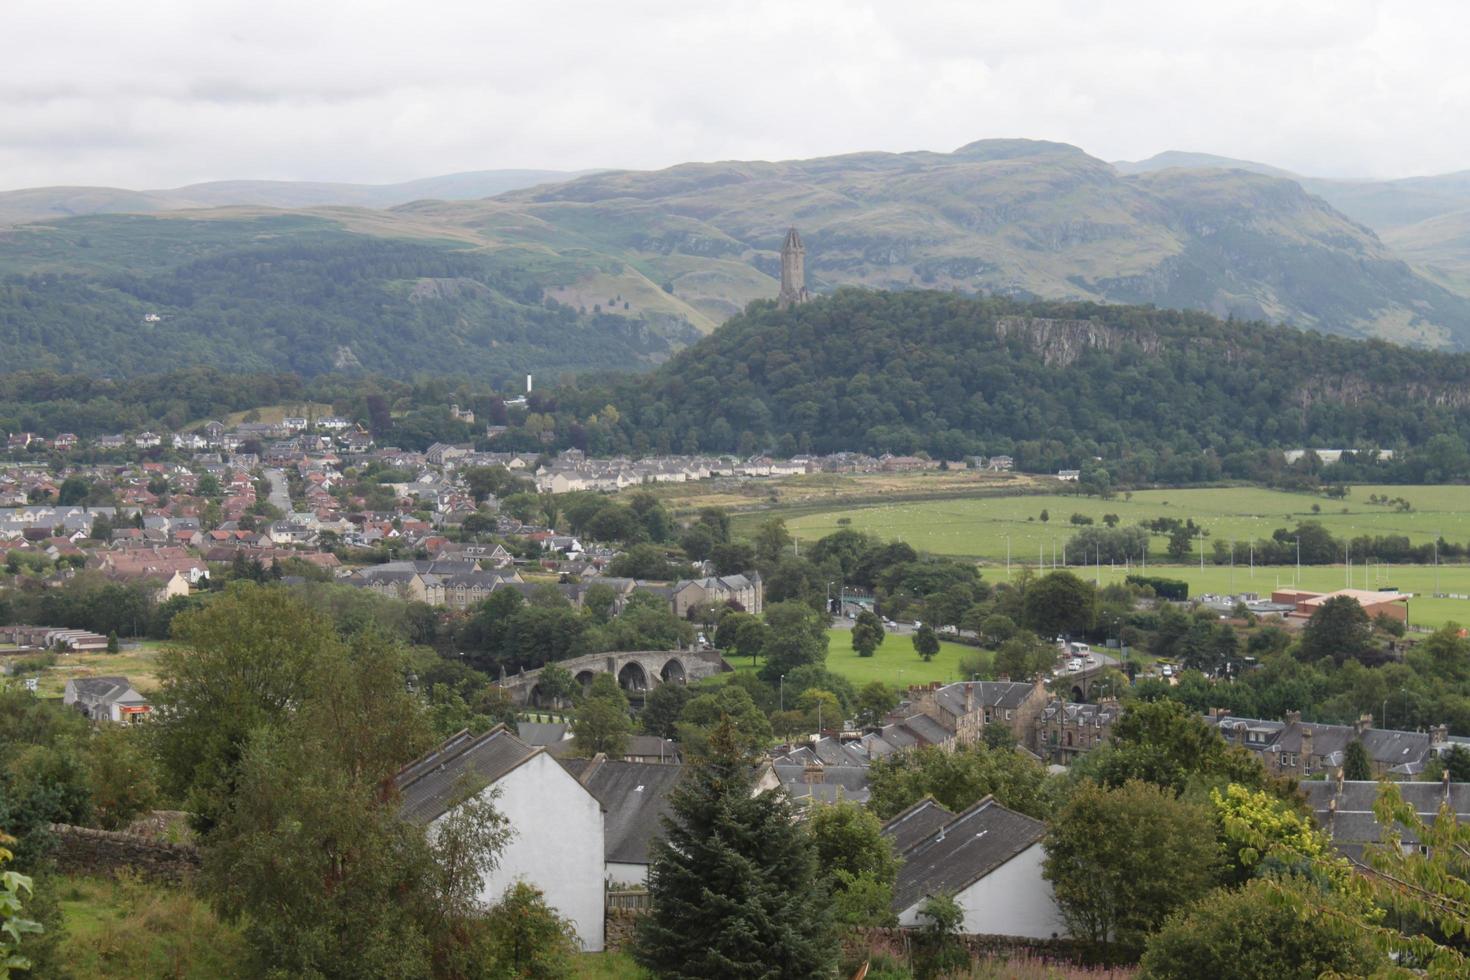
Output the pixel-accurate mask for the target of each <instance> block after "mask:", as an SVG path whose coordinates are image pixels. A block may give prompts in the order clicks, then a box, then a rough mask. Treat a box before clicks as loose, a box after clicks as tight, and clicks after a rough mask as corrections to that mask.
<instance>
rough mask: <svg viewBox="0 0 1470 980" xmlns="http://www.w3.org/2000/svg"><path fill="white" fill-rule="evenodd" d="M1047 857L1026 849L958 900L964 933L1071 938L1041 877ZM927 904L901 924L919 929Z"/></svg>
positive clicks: (913, 910) (1037, 849)
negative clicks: (923, 910)
mask: <svg viewBox="0 0 1470 980" xmlns="http://www.w3.org/2000/svg"><path fill="white" fill-rule="evenodd" d="M1044 857H1045V852H1044V851H1043V850H1042V847H1041V845H1040V844H1033V845H1031V846H1030V847H1028V848H1027V849H1026V850H1024V851H1022V852H1021V853H1020V854H1017V855H1016V856H1015V857H1013V858H1011V859H1010V860H1009V861H1007V862H1006V863H1005V864H1003V865H1001V866H1000V867H998V868H996V869H995V870H994V871H992V872H990V874H988V875H986V876H985V877H984V878H981V879H980V880H979V881H977V882H975V883H974V884H973V885H971V886H970V887H969V888H967V889H965V890H964V891H963V892H961V893H960V894H958V895H956V896H955V901H956V902H957V903H958V904H959V906H960V908H961V909H963V910H964V913H965V921H964V925H962V926H961V927H960V928H961V929H962V930H963V931H965V932H970V933H979V934H987V935H996V936H1031V937H1034V938H1038V939H1049V938H1051V937H1052V936H1053V935H1057V936H1065V935H1067V925H1066V923H1065V922H1063V921H1062V914H1061V911H1060V910H1059V909H1058V908H1057V903H1056V901H1055V900H1054V899H1053V898H1052V891H1051V882H1049V881H1047V880H1046V879H1045V878H1043V877H1042V876H1041V862H1042V859H1043V858H1044ZM923 907H924V902H923V901H919V902H916V903H915V904H914V905H913V906H912V907H910V908H907V909H904V911H903V912H902V913H901V914H900V915H899V917H898V921H899V924H900V925H905V926H914V925H920V924H921V920H920V918H919V910H920V909H922V908H923Z"/></svg>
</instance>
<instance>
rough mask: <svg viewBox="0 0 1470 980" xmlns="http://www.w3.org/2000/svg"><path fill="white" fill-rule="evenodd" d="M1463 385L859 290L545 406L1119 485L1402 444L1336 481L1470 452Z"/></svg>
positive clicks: (637, 442) (1406, 473)
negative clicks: (1069, 472) (1093, 469)
mask: <svg viewBox="0 0 1470 980" xmlns="http://www.w3.org/2000/svg"><path fill="white" fill-rule="evenodd" d="M1004 318H1020V319H1019V320H1017V319H1006V320H1005V321H1004V328H1003V329H998V326H997V323H998V321H1002V320H1003V319H1004ZM1037 318H1041V319H1044V320H1063V321H1084V322H1077V323H1061V324H1052V323H1045V322H1036V320H1037ZM1467 383H1470V356H1466V355H1449V354H1439V353H1431V352H1426V351H1416V350H1410V349H1408V348H1402V347H1395V346H1393V345H1389V344H1385V343H1382V342H1378V341H1366V342H1365V341H1348V340H1342V339H1338V338H1332V337H1324V336H1321V335H1318V334H1314V333H1308V332H1303V331H1298V330H1292V329H1289V328H1285V327H1271V326H1267V325H1264V324H1258V323H1255V324H1253V323H1240V322H1227V321H1221V320H1218V319H1215V318H1213V317H1210V316H1207V315H1205V314H1202V313H1189V312H1178V311H1170V310H1158V309H1153V308H1149V307H1131V306H1100V305H1095V304H1078V303H1029V304H1028V303H1018V302H1014V301H1011V300H1006V299H1001V298H979V299H974V298H965V297H960V296H956V295H953V294H947V293H938V292H888V293H885V292H868V291H858V290H842V291H839V292H838V293H837V294H835V295H833V296H831V297H828V298H825V299H821V300H818V301H816V302H813V303H810V304H807V305H803V306H799V307H796V308H794V309H792V310H789V311H785V312H780V311H777V310H776V309H775V308H774V306H773V305H772V304H769V303H757V304H753V305H752V306H751V307H750V308H749V309H748V310H747V311H746V313H745V314H744V315H743V316H741V317H737V318H735V319H734V320H732V321H730V322H729V323H727V324H726V325H725V326H724V327H722V328H721V329H720V330H718V331H716V332H715V333H714V334H713V335H712V336H710V337H709V338H707V339H706V340H704V341H702V342H700V343H699V344H696V345H695V346H694V347H692V348H690V349H688V350H686V351H683V352H682V353H680V354H679V355H678V356H677V357H675V358H674V359H673V360H672V361H670V362H669V363H668V364H666V365H664V366H662V367H661V368H659V369H658V371H657V372H655V373H654V375H653V376H652V378H651V379H646V378H640V379H638V380H636V381H635V380H633V379H612V380H609V381H608V382H607V383H606V384H600V385H595V384H590V383H585V382H584V384H583V386H581V387H577V388H563V389H561V390H559V391H558V392H557V393H556V404H555V405H554V406H552V405H545V406H543V409H544V410H545V411H546V412H548V413H549V414H552V415H554V416H555V418H556V420H557V423H558V429H557V432H558V436H559V438H561V439H563V440H566V441H570V442H572V443H587V445H588V448H589V449H593V450H595V449H600V448H602V447H604V446H613V447H624V446H627V447H631V448H632V449H634V450H635V451H636V450H640V449H641V450H648V451H651V450H666V449H673V450H676V451H691V450H695V449H702V450H719V451H756V450H767V451H776V452H778V453H786V454H794V453H796V452H797V451H815V452H832V451H838V450H857V451H864V452H869V453H881V452H893V453H913V452H921V451H922V452H927V453H928V454H930V455H931V456H934V457H940V458H946V459H958V458H960V457H961V456H963V455H965V454H969V453H980V454H991V455H993V454H1000V453H1004V454H1009V455H1012V456H1014V457H1015V461H1016V466H1017V467H1018V468H1020V469H1025V470H1038V471H1046V470H1051V469H1056V468H1061V467H1072V468H1076V467H1078V466H1080V465H1081V464H1083V463H1085V462H1090V461H1091V460H1092V458H1093V457H1095V456H1096V457H1101V458H1102V459H1103V460H1104V461H1105V465H1106V467H1107V468H1108V469H1109V471H1110V474H1111V477H1112V479H1113V480H1114V481H1115V482H1137V481H1146V480H1157V481H1161V482H1188V481H1197V480H1205V479H1211V478H1214V477H1218V476H1221V475H1227V476H1239V477H1251V476H1256V475H1258V474H1265V473H1267V472H1269V468H1270V460H1269V459H1268V458H1266V457H1264V456H1262V455H1261V453H1260V450H1263V449H1273V448H1278V449H1286V448H1293V447H1302V446H1314V447H1315V446H1324V447H1333V448H1345V449H1364V450H1366V449H1394V450H1395V451H1397V452H1398V453H1399V454H1400V456H1399V457H1396V462H1395V463H1393V464H1392V465H1379V466H1375V467H1365V466H1362V465H1361V463H1357V464H1349V465H1346V466H1341V467H1340V468H1339V469H1338V471H1337V472H1336V473H1333V472H1327V473H1326V474H1325V477H1326V478H1327V479H1331V478H1333V477H1334V476H1342V477H1345V478H1354V477H1356V476H1357V475H1358V472H1359V471H1360V470H1370V469H1371V472H1372V473H1373V475H1374V476H1375V478H1382V479H1385V480H1388V481H1406V482H1416V481H1420V480H1431V479H1451V478H1455V477H1459V476H1463V475H1464V474H1465V472H1466V469H1467V466H1470V457H1466V455H1465V453H1464V447H1465V440H1466V439H1467V437H1470V399H1467V397H1466V395H1465V390H1466V386H1467ZM606 404H611V405H613V406H614V407H615V408H616V412H615V413H611V414H612V415H615V418H616V421H612V422H610V421H609V415H610V413H608V412H606V410H605V408H604V406H605V405H606ZM1411 449H1418V450H1420V451H1418V452H1407V450H1411ZM1278 465H1279V463H1278Z"/></svg>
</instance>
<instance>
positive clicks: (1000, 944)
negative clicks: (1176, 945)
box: [604, 908, 1126, 965]
mask: <svg viewBox="0 0 1470 980" xmlns="http://www.w3.org/2000/svg"><path fill="white" fill-rule="evenodd" d="M645 913H646V910H644V909H612V908H610V909H608V910H607V922H606V938H605V947H604V948H606V949H607V950H608V951H610V952H612V951H617V950H623V949H627V948H628V947H629V946H630V945H632V942H633V934H634V932H635V930H636V929H637V928H638V918H639V916H641V915H644V914H645ZM911 937H912V930H909V929H885V928H877V927H851V928H847V929H843V930H842V953H843V958H844V960H860V959H862V958H864V957H866V956H869V955H873V954H883V955H886V956H892V957H894V958H895V959H906V958H907V957H908V956H909V954H910V952H912V950H911V944H912V938H911ZM956 938H957V939H958V940H959V941H960V942H961V943H963V944H964V946H965V949H966V950H968V951H969V954H970V955H971V956H972V957H976V958H981V957H987V956H996V957H1024V958H1026V959H1028V960H1038V961H1041V962H1044V963H1072V964H1087V965H1097V964H1107V963H1108V952H1109V951H1108V950H1106V949H1098V948H1096V947H1094V946H1091V945H1089V944H1088V943H1084V942H1082V941H1081V940H1077V939H1031V938H1028V937H1025V936H985V935H961V936H958V937H956ZM1122 962H1126V961H1125V960H1119V961H1117V963H1122ZM1117 963H1114V964H1111V965H1117Z"/></svg>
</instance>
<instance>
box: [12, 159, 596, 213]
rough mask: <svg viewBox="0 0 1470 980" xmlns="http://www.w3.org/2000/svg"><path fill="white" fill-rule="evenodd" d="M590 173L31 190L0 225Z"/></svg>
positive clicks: (418, 194)
mask: <svg viewBox="0 0 1470 980" xmlns="http://www.w3.org/2000/svg"><path fill="white" fill-rule="evenodd" d="M588 172H589V171H577V172H572V171H566V170H477V171H472V172H470V173H462V174H447V175H445V176H443V177H425V178H423V179H422V180H410V181H405V182H403V183H400V184H336V183H324V182H317V181H299V180H295V181H293V180H216V181H210V182H208V183H204V184H189V185H188V186H186V187H175V188H172V189H170V190H157V191H129V190H122V189H120V188H116V187H35V188H29V189H26V190H18V191H0V225H15V224H22V223H25V222H30V221H49V220H54V219H57V218H74V217H77V216H79V215H88V214H148V213H152V212H155V211H180V210H185V209H188V208H213V207H228V206H232V205H253V206H256V207H265V208H312V207H328V206H334V205H335V206H346V207H358V208H391V207H393V206H394V205H398V204H407V203H408V202H409V201H417V200H420V199H422V198H428V197H433V198H444V199H446V200H466V199H470V198H476V197H492V196H494V195H496V194H502V193H504V192H505V191H513V190H519V189H520V188H522V187H533V186H535V185H536V184H549V183H555V182H557V181H563V180H570V179H571V178H573V177H578V176H581V175H582V174H584V173H588Z"/></svg>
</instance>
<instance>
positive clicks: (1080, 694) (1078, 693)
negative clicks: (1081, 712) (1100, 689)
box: [1072, 683, 1087, 703]
mask: <svg viewBox="0 0 1470 980" xmlns="http://www.w3.org/2000/svg"><path fill="white" fill-rule="evenodd" d="M1072 700H1073V701H1076V702H1079V703H1080V702H1083V701H1086V700H1087V691H1085V690H1084V689H1083V685H1082V684H1080V683H1078V684H1073V685H1072Z"/></svg>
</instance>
